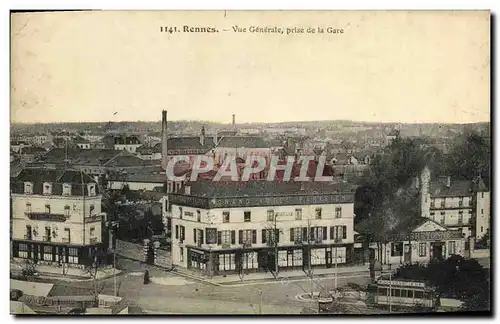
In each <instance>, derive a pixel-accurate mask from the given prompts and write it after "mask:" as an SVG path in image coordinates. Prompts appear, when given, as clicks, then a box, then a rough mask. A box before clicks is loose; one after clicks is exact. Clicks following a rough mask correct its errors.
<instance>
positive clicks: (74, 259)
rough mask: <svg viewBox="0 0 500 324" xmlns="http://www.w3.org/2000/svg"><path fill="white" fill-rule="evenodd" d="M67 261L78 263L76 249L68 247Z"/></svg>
mask: <svg viewBox="0 0 500 324" xmlns="http://www.w3.org/2000/svg"><path fill="white" fill-rule="evenodd" d="M68 255H69V257H68V262H69V263H78V249H76V248H69V249H68Z"/></svg>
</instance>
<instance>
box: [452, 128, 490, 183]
mask: <svg viewBox="0 0 500 324" xmlns="http://www.w3.org/2000/svg"><path fill="white" fill-rule="evenodd" d="M490 163H491V147H490V144H489V143H488V141H487V139H486V137H485V136H482V135H481V134H480V133H478V132H474V131H466V132H464V133H463V134H462V135H461V136H459V137H458V138H457V140H456V142H455V144H454V145H453V147H452V149H451V150H450V153H449V155H448V159H447V168H448V172H449V176H451V177H452V178H453V179H463V180H471V179H474V178H475V177H476V176H478V175H480V176H482V177H484V178H489V177H490V168H491V165H490Z"/></svg>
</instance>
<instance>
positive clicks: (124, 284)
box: [53, 260, 368, 314]
mask: <svg viewBox="0 0 500 324" xmlns="http://www.w3.org/2000/svg"><path fill="white" fill-rule="evenodd" d="M120 262H122V265H123V263H127V271H126V273H125V274H122V275H119V276H117V286H118V295H119V296H120V297H123V298H124V299H126V300H128V301H131V302H133V303H134V304H136V305H137V306H139V307H141V308H144V309H146V310H150V311H154V312H165V313H181V314H236V313H237V314H258V313H260V312H262V313H263V314H274V313H276V314H278V313H281V314H299V313H300V312H301V311H302V309H303V308H304V307H308V308H311V307H312V308H315V307H317V306H316V303H315V302H310V301H299V300H297V299H296V296H297V295H300V294H303V293H310V292H311V280H310V279H307V278H304V279H295V280H289V281H272V282H256V283H251V284H248V285H237V286H215V285H211V284H207V283H202V282H194V281H191V280H189V279H185V278H182V277H179V276H177V275H174V274H171V273H168V272H162V271H161V270H158V269H157V268H151V269H149V271H150V274H151V279H152V281H153V282H151V283H150V284H148V285H144V284H143V276H142V273H141V272H140V271H142V270H143V269H144V266H142V265H140V264H138V263H131V262H130V261H123V260H120ZM343 275H344V276H343V277H341V276H339V278H338V285H339V286H343V285H345V284H347V283H349V282H352V283H357V284H366V283H368V277H366V274H343ZM155 282H161V283H162V284H158V283H155ZM103 283H104V285H105V286H104V289H103V291H102V292H101V293H103V294H109V295H112V294H113V278H108V279H106V280H104V281H103ZM91 286H92V282H78V283H67V282H64V283H63V282H57V284H56V287H55V288H54V291H53V294H54V295H56V294H64V295H70V294H84V293H85V290H87V291H88V289H89V288H90V287H91ZM333 287H334V279H333V278H319V279H315V280H314V283H313V290H314V291H320V290H323V289H325V290H326V291H328V290H332V289H333ZM87 294H88V292H87Z"/></svg>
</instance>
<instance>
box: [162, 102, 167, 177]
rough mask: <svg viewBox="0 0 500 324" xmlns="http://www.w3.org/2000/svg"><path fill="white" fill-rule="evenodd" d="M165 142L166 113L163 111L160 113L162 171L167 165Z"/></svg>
mask: <svg viewBox="0 0 500 324" xmlns="http://www.w3.org/2000/svg"><path fill="white" fill-rule="evenodd" d="M167 142H168V133H167V111H166V110H163V111H162V112H161V166H162V168H163V170H166V169H167V163H168V155H167V150H168V146H167Z"/></svg>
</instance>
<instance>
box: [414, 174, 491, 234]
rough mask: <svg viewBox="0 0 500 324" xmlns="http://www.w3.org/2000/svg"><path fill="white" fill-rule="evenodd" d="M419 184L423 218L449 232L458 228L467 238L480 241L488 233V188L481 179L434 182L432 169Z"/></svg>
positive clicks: (421, 177) (440, 180) (448, 178)
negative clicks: (443, 227)
mask: <svg viewBox="0 0 500 324" xmlns="http://www.w3.org/2000/svg"><path fill="white" fill-rule="evenodd" d="M419 181H420V182H421V195H420V210H421V216H422V217H425V218H428V219H432V220H433V221H435V222H437V223H439V224H440V225H442V226H445V227H446V228H448V229H450V230H456V229H459V230H461V231H462V233H463V234H464V236H465V237H466V238H469V237H475V238H480V237H482V235H484V234H485V233H486V230H487V229H488V228H489V221H490V200H489V189H488V188H487V187H486V186H485V184H484V181H483V180H482V179H481V178H480V177H477V178H476V179H474V180H452V179H451V178H450V177H446V178H442V179H439V180H437V181H431V173H430V170H429V168H425V169H424V171H423V172H422V175H421V176H420V180H419Z"/></svg>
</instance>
